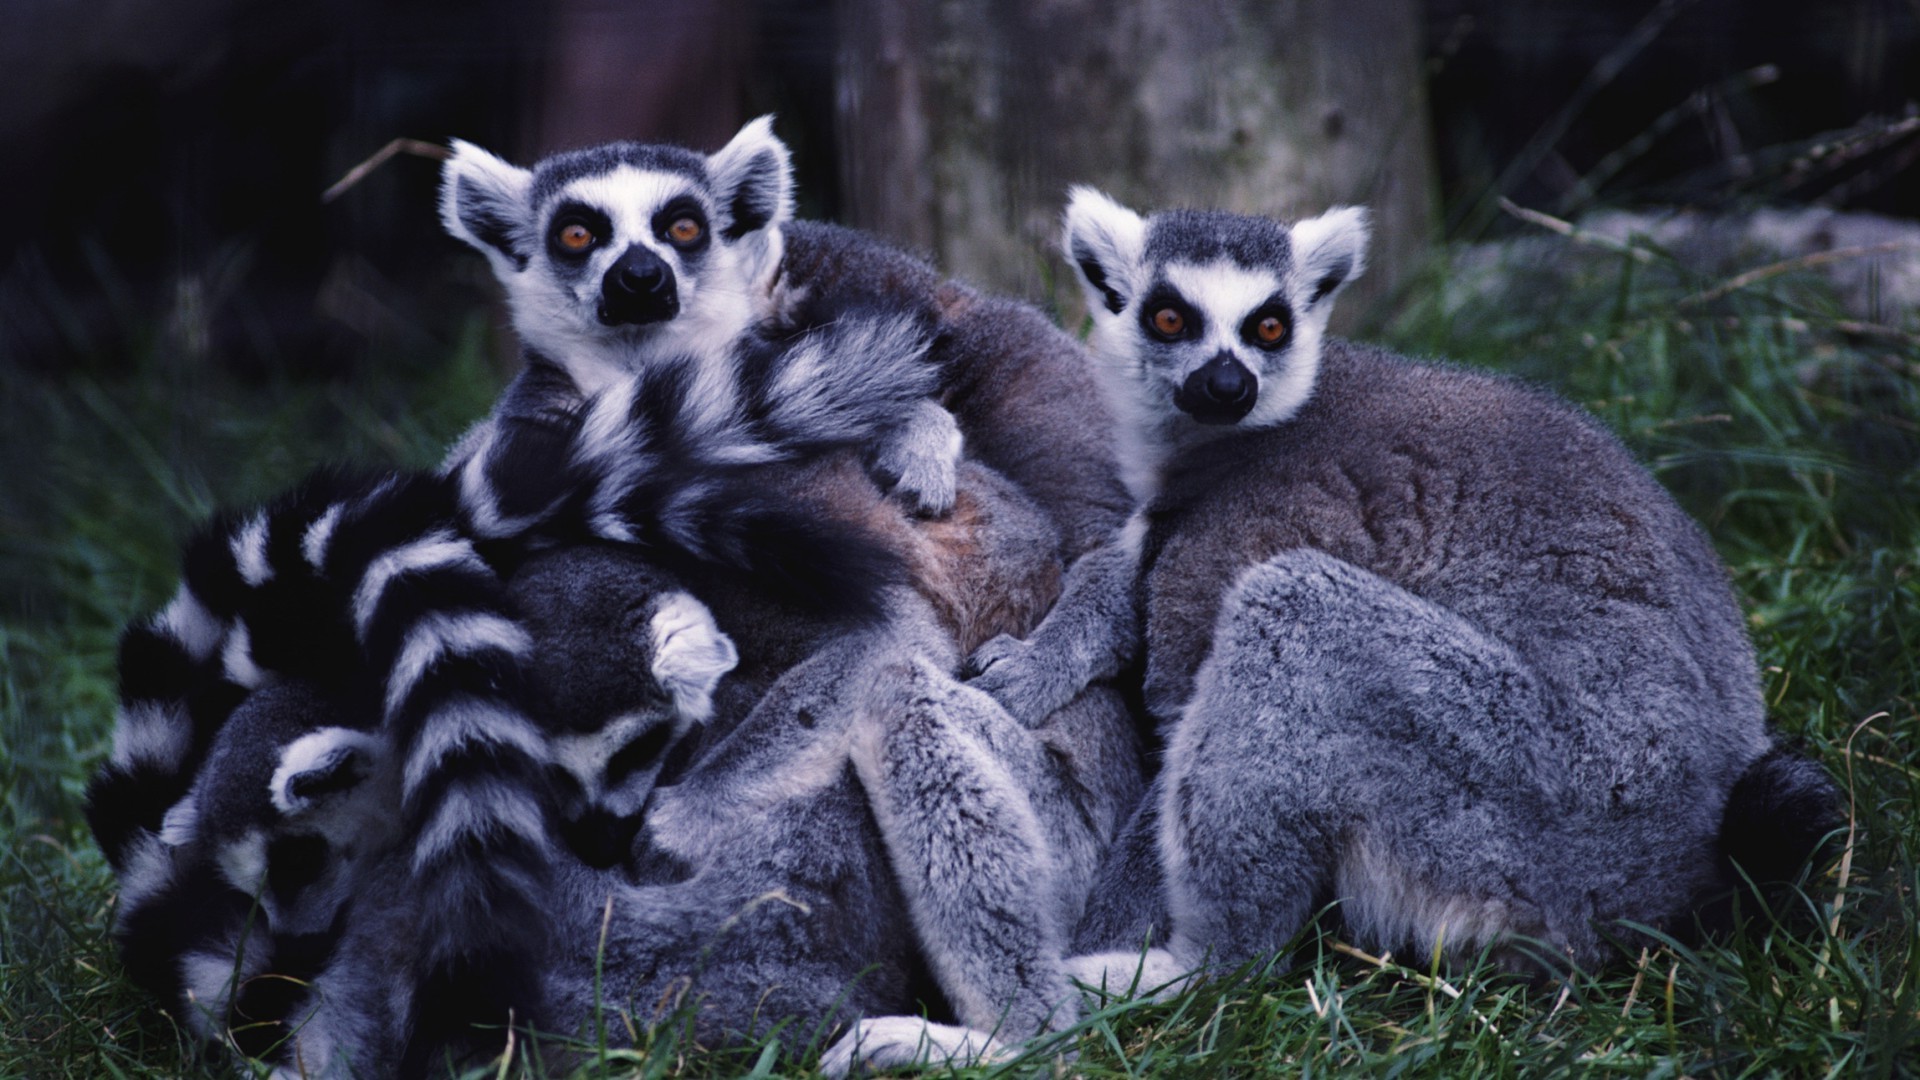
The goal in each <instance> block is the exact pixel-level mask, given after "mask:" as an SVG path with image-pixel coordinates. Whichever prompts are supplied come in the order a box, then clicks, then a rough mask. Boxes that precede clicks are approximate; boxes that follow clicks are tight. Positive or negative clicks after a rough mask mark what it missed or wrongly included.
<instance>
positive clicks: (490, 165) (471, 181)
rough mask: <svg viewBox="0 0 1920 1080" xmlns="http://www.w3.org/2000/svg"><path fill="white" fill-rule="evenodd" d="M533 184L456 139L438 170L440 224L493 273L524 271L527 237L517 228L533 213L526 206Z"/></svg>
mask: <svg viewBox="0 0 1920 1080" xmlns="http://www.w3.org/2000/svg"><path fill="white" fill-rule="evenodd" d="M532 184H533V174H532V173H531V172H528V171H527V170H526V169H522V168H519V167H517V166H514V165H509V164H507V163H506V162H505V161H502V160H501V159H499V158H497V157H495V156H493V155H492V154H489V153H487V152H486V151H485V150H482V149H480V148H479V147H477V146H475V145H473V144H472V143H470V142H465V141H463V140H460V139H455V140H453V156H452V157H450V158H448V159H447V163H446V164H445V165H443V166H441V169H440V223H441V224H442V225H444V226H446V229H447V232H449V233H451V234H452V235H453V236H454V237H455V238H456V239H459V240H464V241H466V242H467V243H468V244H471V245H472V246H474V247H475V248H478V249H479V250H480V253H481V254H483V255H485V256H486V257H487V260H488V261H489V262H491V263H493V268H494V272H495V273H496V274H499V275H501V276H502V277H504V276H506V275H507V274H509V273H513V272H517V271H520V270H525V269H526V268H527V259H528V257H529V256H530V254H531V253H530V252H528V251H527V250H525V248H526V245H527V244H528V243H530V238H529V237H527V236H526V234H525V232H524V230H523V229H522V227H521V226H522V223H523V222H525V221H526V220H527V216H528V214H529V213H531V212H532V208H531V207H529V206H528V205H527V189H528V188H529V187H531V186H532Z"/></svg>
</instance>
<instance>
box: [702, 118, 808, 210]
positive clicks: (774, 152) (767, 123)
mask: <svg viewBox="0 0 1920 1080" xmlns="http://www.w3.org/2000/svg"><path fill="white" fill-rule="evenodd" d="M707 177H708V181H709V182H710V183H711V184H712V185H713V192H714V197H715V200H716V201H717V202H718V203H719V204H720V214H721V217H722V220H721V221H717V222H715V223H714V224H715V226H716V227H717V228H718V229H719V230H720V234H721V235H722V236H724V237H726V238H727V239H728V240H738V239H740V238H741V237H743V236H745V235H747V234H748V233H751V232H758V231H759V230H761V229H765V228H767V227H769V226H779V225H780V224H782V223H784V222H785V221H787V219H789V218H791V217H792V216H793V161H792V157H791V155H789V154H788V153H787V144H786V143H783V142H781V141H780V140H779V139H778V138H777V137H776V136H775V135H774V134H773V117H772V116H762V117H760V118H759V119H758V120H754V121H751V122H750V123H748V124H747V126H746V127H743V128H741V129H740V132H739V134H737V135H735V136H734V137H733V141H731V142H729V143H727V145H725V146H723V147H721V148H720V150H719V152H718V153H715V154H714V155H713V156H712V157H709V158H707Z"/></svg>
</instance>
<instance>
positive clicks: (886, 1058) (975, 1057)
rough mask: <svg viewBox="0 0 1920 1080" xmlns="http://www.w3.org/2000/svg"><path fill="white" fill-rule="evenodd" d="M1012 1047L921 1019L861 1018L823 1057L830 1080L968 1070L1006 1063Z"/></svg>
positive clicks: (968, 1030) (971, 1031) (822, 1066)
mask: <svg viewBox="0 0 1920 1080" xmlns="http://www.w3.org/2000/svg"><path fill="white" fill-rule="evenodd" d="M1012 1055H1013V1049H1012V1048H1011V1047H1008V1046H1007V1045H1005V1044H1004V1043H1001V1042H1000V1041H998V1040H997V1039H995V1038H994V1037H993V1036H991V1035H989V1034H987V1033H986V1032H984V1031H975V1030H974V1029H972V1028H965V1027H955V1026H954V1025H952V1024H936V1023H933V1022H932V1021H929V1020H925V1019H922V1018H920V1017H918V1016H881V1017H875V1018H873V1019H869V1020H862V1021H860V1022H859V1023H857V1024H855V1025H854V1026H853V1030H852V1031H849V1032H847V1033H846V1034H845V1035H842V1036H841V1037H840V1041H838V1042H836V1043H834V1044H833V1045H832V1046H830V1047H828V1048H827V1052H826V1053H825V1054H822V1055H821V1056H820V1071H821V1072H822V1073H824V1074H826V1075H827V1076H834V1077H842V1076H849V1075H852V1074H853V1072H854V1070H855V1069H856V1068H858V1069H860V1070H861V1071H863V1072H873V1071H876V1070H881V1069H899V1068H906V1067H923V1068H924V1067H933V1066H938V1067H942V1068H948V1069H957V1068H965V1067H967V1066H969V1065H984V1064H989V1063H991V1062H995V1061H1003V1060H1005V1059H1006V1058H1008V1057H1011V1056H1012Z"/></svg>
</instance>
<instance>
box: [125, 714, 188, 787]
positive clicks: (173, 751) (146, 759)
mask: <svg viewBox="0 0 1920 1080" xmlns="http://www.w3.org/2000/svg"><path fill="white" fill-rule="evenodd" d="M192 747H193V719H192V718H191V717H189V716H188V715H187V709H186V706H185V705H184V704H182V703H180V702H175V701H167V702H161V701H136V702H134V703H132V704H130V705H124V706H122V707H121V709H120V715H119V717H118V718H117V719H116V720H115V721H114V725H113V757H112V761H113V763H114V764H115V765H118V766H120V767H122V768H127V767H130V766H132V765H134V764H136V763H139V764H145V765H152V766H155V767H157V768H161V769H166V770H168V771H174V770H177V769H179V768H180V765H181V763H182V762H184V761H185V760H186V759H187V751H188V750H190V749H192Z"/></svg>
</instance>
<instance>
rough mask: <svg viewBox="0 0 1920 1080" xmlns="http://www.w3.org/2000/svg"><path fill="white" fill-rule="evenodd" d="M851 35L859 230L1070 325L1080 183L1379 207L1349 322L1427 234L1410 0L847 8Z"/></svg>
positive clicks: (845, 131) (1403, 269)
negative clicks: (1070, 207)
mask: <svg viewBox="0 0 1920 1080" xmlns="http://www.w3.org/2000/svg"><path fill="white" fill-rule="evenodd" d="M839 19H840V25H841V35H840V41H841V55H840V73H839V81H840V95H839V97H840V103H839V108H840V120H841V128H840V145H841V148H842V174H843V176H844V177H845V180H846V200H847V201H846V206H845V212H846V216H847V217H848V219H849V222H850V223H851V224H855V225H859V226H862V227H864V228H868V229H872V230H874V231H876V232H879V233H882V234H883V235H886V236H889V237H891V238H893V239H894V240H896V241H899V242H902V243H905V244H908V245H910V246H913V247H917V248H919V249H921V250H923V251H926V252H928V253H930V254H932V255H933V256H934V257H935V259H936V260H937V261H938V262H939V263H940V265H941V266H942V267H943V268H944V269H946V270H947V271H948V272H950V273H954V274H957V275H959V276H961V277H965V278H968V279H971V280H973V281H975V282H977V283H979V284H981V285H984V286H987V287H989V288H992V289H995V290H998V291H1003V292H1010V293H1015V294H1018V295H1024V296H1027V297H1029V298H1032V299H1035V300H1039V301H1041V302H1043V303H1050V304H1054V305H1056V310H1059V311H1061V312H1063V313H1065V314H1067V315H1068V316H1069V318H1072V317H1073V316H1074V315H1075V314H1076V313H1077V312H1078V311H1079V310H1080V303H1079V298H1078V296H1077V295H1075V294H1074V290H1073V289H1072V288H1071V282H1070V280H1069V278H1068V277H1067V275H1066V274H1065V273H1064V272H1063V270H1064V267H1062V266H1061V264H1060V260H1059V257H1058V255H1057V254H1056V246H1057V243H1058V236H1057V234H1058V231H1059V229H1058V221H1059V215H1060V209H1061V206H1062V205H1063V203H1064V201H1065V197H1066V189H1067V186H1068V185H1069V184H1074V183H1084V184H1092V185H1094V186H1096V187H1099V188H1101V189H1103V190H1105V191H1107V192H1108V193H1109V194H1111V195H1113V196H1114V197H1115V198H1117V199H1119V200H1121V201H1122V202H1125V203H1128V204H1129V205H1132V206H1135V207H1136V208H1139V209H1143V210H1146V209H1155V208H1162V207H1171V206H1193V207H1215V208H1223V209H1230V210H1238V211H1242V212H1248V213H1260V214H1269V215H1273V216H1278V217H1298V216H1306V215H1311V214H1314V213H1318V212H1319V211H1320V210H1322V209H1324V208H1326V207H1327V206H1330V205H1334V204H1338V203H1364V204H1367V205H1369V206H1371V207H1372V208H1373V210H1374V214H1375V241H1374V248H1373V250H1374V258H1373V268H1372V269H1371V270H1370V271H1369V272H1368V275H1367V277H1366V278H1365V279H1363V280H1362V281H1361V282H1360V284H1359V285H1358V286H1356V288H1355V291H1354V292H1353V293H1350V294H1349V300H1348V301H1347V302H1346V303H1345V304H1344V305H1343V306H1344V308H1345V309H1346V312H1345V315H1346V317H1345V319H1344V320H1342V321H1344V322H1346V323H1347V324H1348V325H1352V323H1353V322H1354V321H1355V319H1356V317H1357V316H1358V315H1359V314H1360V313H1361V312H1363V311H1365V310H1366V309H1367V308H1369V307H1370V306H1372V305H1373V304H1375V303H1377V302H1378V301H1379V300H1380V299H1382V298H1383V297H1385V296H1386V295H1387V294H1388V292H1389V291H1390V290H1391V288H1392V286H1393V284H1394V282H1395V281H1396V279H1398V278H1399V277H1400V276H1402V275H1404V274H1405V273H1407V272H1408V271H1410V270H1411V269H1413V268H1414V267H1415V266H1416V265H1417V263H1418V261H1419V260H1420V259H1421V257H1422V256H1423V254H1424V252H1425V250H1426V247H1427V245H1428V243H1429V242H1430V240H1431V239H1432V231H1433V222H1434V199H1433V191H1434V180H1433V154H1432V149H1431V145H1430V138H1429V133H1428V130H1427V114H1426V99H1425V93H1424V80H1425V66H1424V63H1423V59H1422V53H1423V45H1422V40H1421V23H1420V9H1419V6H1418V5H1417V4H1415V3H1413V2H1412V0H1338V2H1336V0H1283V2H1278V3H1276V2H1273V0H1141V2H1138V3H1128V4H1113V3H1109V2H1106V0H840V8H839Z"/></svg>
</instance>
